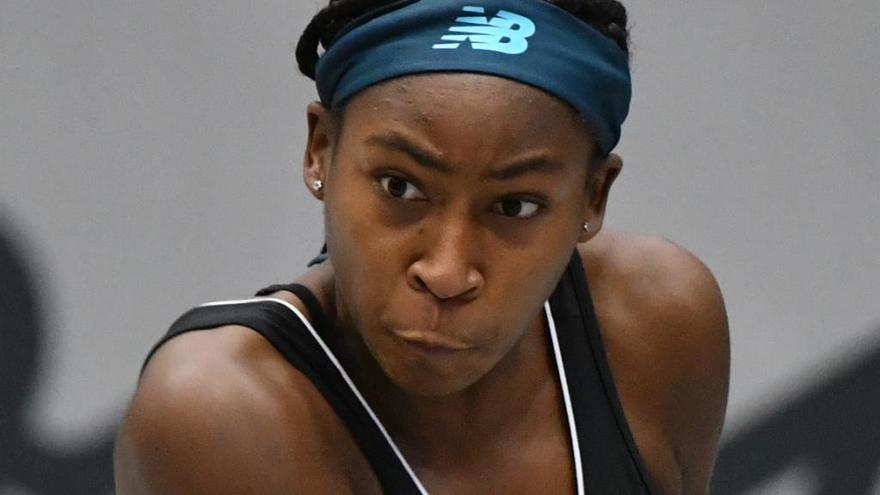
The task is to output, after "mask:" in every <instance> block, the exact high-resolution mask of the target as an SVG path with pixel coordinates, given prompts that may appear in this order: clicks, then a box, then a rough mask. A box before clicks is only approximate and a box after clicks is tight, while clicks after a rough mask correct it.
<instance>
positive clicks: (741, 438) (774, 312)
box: [0, 0, 880, 495]
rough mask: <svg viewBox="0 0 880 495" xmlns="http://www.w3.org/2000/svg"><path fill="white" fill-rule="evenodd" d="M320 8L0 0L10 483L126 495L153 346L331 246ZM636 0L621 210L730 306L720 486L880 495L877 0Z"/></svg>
mask: <svg viewBox="0 0 880 495" xmlns="http://www.w3.org/2000/svg"><path fill="white" fill-rule="evenodd" d="M319 3H320V2H318V1H317V0H315V1H308V2H295V1H292V0H286V1H281V0H270V1H267V2H260V3H259V4H258V5H250V4H249V3H248V2H233V1H229V0H219V1H214V2H207V1H202V0H196V1H190V2H166V1H157V2H98V1H70V2H61V1H26V0H2V1H0V345H2V347H0V372H2V375H0V495H48V494H56V493H57V494H61V493H65V494H78V493H82V494H87V493H88V494H93V493H109V492H110V486H111V478H110V471H109V458H110V457H109V455H110V443H109V442H110V439H111V434H112V430H113V428H114V427H115V425H116V423H117V421H118V420H119V417H120V414H121V412H122V410H123V408H124V407H125V404H126V402H127V400H128V398H129V396H130V394H131V392H132V390H133V387H134V384H135V381H136V378H137V374H138V370H139V367H140V364H141V361H142V359H143V357H144V356H145V353H146V351H147V350H148V348H149V347H150V345H151V344H152V343H153V342H154V341H155V340H156V339H157V338H158V337H159V335H160V334H161V333H162V332H163V331H164V330H165V329H166V328H167V326H168V325H169V323H170V322H171V321H173V319H174V318H175V317H176V316H177V315H179V314H180V313H181V312H183V311H184V310H186V309H187V308H189V307H190V306H192V305H195V304H198V303H200V302H203V301H206V300H213V299H218V298H229V297H238V296H244V295H247V294H249V293H251V292H252V291H253V290H254V289H256V288H258V287H260V286H262V285H264V284H267V283H270V282H277V281H285V280H290V279H292V277H294V276H295V275H296V274H297V273H298V272H299V271H301V270H302V266H303V264H304V263H305V262H306V261H307V260H308V259H309V258H310V256H311V255H312V254H314V253H315V252H316V250H317V249H318V247H319V246H320V240H321V217H320V209H319V205H318V204H316V203H315V202H314V201H313V200H311V199H310V196H308V194H307V192H306V191H305V189H304V187H303V185H302V181H301V179H300V162H301V155H302V151H303V144H304V136H305V118H304V107H305V105H306V103H307V102H308V101H310V100H312V99H314V97H315V96H314V95H315V92H314V89H313V86H312V85H311V83H310V81H308V80H306V79H305V78H303V77H300V76H298V75H297V73H296V71H295V64H294V61H293V57H292V55H291V53H292V46H293V44H294V43H295V41H296V39H297V37H298V34H299V32H300V31H301V29H302V28H303V27H304V25H305V23H306V22H307V21H308V19H309V18H310V16H311V15H312V14H313V13H314V12H315V11H316V10H317V7H318V4H319ZM477 3H479V2H477ZM625 4H626V5H627V6H628V7H629V10H630V15H631V20H632V24H633V26H632V28H633V52H634V55H633V73H634V78H635V100H634V104H633V111H632V114H631V118H630V120H629V121H628V123H627V125H626V127H625V131H624V140H623V142H622V145H621V147H620V150H619V151H620V153H621V154H622V156H623V157H624V160H625V162H626V166H625V169H624V173H623V175H622V177H621V179H620V180H619V181H618V183H617V185H616V186H615V190H614V191H613V195H612V200H611V204H610V219H609V225H610V226H612V227H616V228H620V229H625V230H636V231H643V232H649V233H655V234H660V235H664V236H666V237H669V238H671V239H673V240H676V241H677V242H679V243H680V244H682V245H684V246H685V247H687V248H689V249H691V250H692V251H694V252H695V253H696V254H697V255H698V256H700V257H701V258H702V259H703V260H704V261H705V262H706V263H707V264H708V265H709V266H710V267H711V268H712V269H713V270H714V272H715V274H716V276H717V277H718V279H719V282H720V284H721V286H722V289H723V291H724V294H725V296H726V300H727V304H728V311H729V313H730V321H731V336H732V345H733V376H732V383H731V394H730V406H729V417H728V422H727V426H726V430H725V449H724V451H723V453H722V456H721V458H720V461H719V468H718V475H717V477H716V482H715V487H714V492H715V493H731V494H733V493H752V494H763V493H768V494H769V493H783V494H784V493H791V494H809V493H816V494H818V493H822V494H836V493H841V494H844V493H845V494H856V495H860V494H880V456H878V455H876V454H877V453H878V452H880V431H878V430H880V426H878V423H877V422H876V421H874V420H873V418H876V417H878V413H880V399H878V398H880V380H878V379H877V378H880V377H878V376H877V370H878V369H880V334H878V331H880V302H878V292H880V291H878V289H880V256H878V255H877V253H878V252H880V195H878V192H877V191H878V188H880V171H878V168H877V161H878V156H880V154H878V151H880V149H878V148H880V144H878V143H880V134H878V131H877V129H878V125H880V97H878V95H877V88H878V86H880V56H878V50H877V48H876V47H877V46H880V30H878V29H877V21H878V20H880V2H877V1H876V0H851V1H845V2H820V1H816V0H800V1H793V0H783V1H778V2H759V1H756V0H747V1H743V2H731V1H724V2H722V1H719V0H703V1H701V2H649V1H645V0H632V1H629V2H625ZM872 373H873V375H872Z"/></svg>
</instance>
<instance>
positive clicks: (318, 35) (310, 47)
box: [296, 0, 629, 79]
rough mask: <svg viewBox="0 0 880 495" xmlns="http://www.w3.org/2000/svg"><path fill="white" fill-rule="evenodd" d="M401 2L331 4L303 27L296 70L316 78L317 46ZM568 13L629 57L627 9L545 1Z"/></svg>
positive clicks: (608, 1)
mask: <svg viewBox="0 0 880 495" xmlns="http://www.w3.org/2000/svg"><path fill="white" fill-rule="evenodd" d="M399 1H400V0H330V4H329V5H328V6H327V7H324V8H323V9H322V10H321V11H320V12H318V14H317V15H316V16H315V17H314V18H313V19H312V22H310V23H309V25H308V26H306V29H305V31H303V34H302V36H301V37H300V39H299V43H298V44H297V45H296V61H297V63H298V64H299V70H300V71H301V72H302V73H303V74H305V75H306V76H307V77H310V78H312V79H314V78H315V64H317V63H318V45H319V44H320V46H321V47H323V48H324V49H327V48H329V47H330V44H331V43H332V42H333V39H334V38H335V37H336V35H337V34H338V33H339V32H340V31H341V30H342V29H343V28H345V26H346V25H348V24H349V23H350V22H352V21H353V20H355V19H357V18H359V17H361V16H362V15H364V14H367V13H370V12H372V11H375V10H377V9H380V8H382V7H387V6H389V5H392V4H394V3H397V2H399ZM544 1H546V2H548V3H552V4H554V5H556V6H558V7H560V8H563V9H565V10H567V11H569V12H571V13H572V14H573V15H574V16H576V17H578V18H580V19H581V20H583V21H584V22H586V23H588V24H590V25H591V26H593V27H594V28H596V29H598V30H599V31H600V32H601V33H602V34H604V35H605V36H608V37H609V38H611V39H612V40H613V41H614V42H615V43H617V45H618V46H619V47H620V48H621V49H622V50H623V51H624V52H626V53H627V54H629V34H628V32H627V26H626V23H627V17H626V8H624V6H623V5H621V3H620V2H618V1H616V0H544Z"/></svg>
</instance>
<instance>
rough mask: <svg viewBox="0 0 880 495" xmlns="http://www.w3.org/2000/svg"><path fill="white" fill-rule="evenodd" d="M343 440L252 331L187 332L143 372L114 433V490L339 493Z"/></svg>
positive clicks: (331, 417) (342, 489)
mask: <svg viewBox="0 0 880 495" xmlns="http://www.w3.org/2000/svg"><path fill="white" fill-rule="evenodd" d="M349 443H350V440H349V439H348V438H347V437H346V435H345V433H344V427H343V426H342V425H341V424H339V421H338V419H336V416H335V414H334V413H333V411H332V410H331V408H330V406H329V405H328V404H327V403H326V402H325V401H324V400H323V398H322V397H321V396H320V394H319V393H318V392H317V390H316V389H314V387H313V386H312V384H311V383H310V382H309V381H308V380H307V379H306V378H305V377H304V376H303V375H301V374H300V373H299V372H298V371H296V370H295V369H294V368H293V367H292V366H290V365H289V364H288V363H287V362H286V361H285V360H284V359H283V357H281V356H280V355H279V354H278V353H277V352H276V351H275V349H274V348H273V347H272V346H271V345H270V344H269V343H268V342H266V341H265V340H264V339H262V337H260V336H259V335H258V334H256V333H255V332H254V331H252V330H250V329H248V328H244V327H237V326H229V327H222V328H217V329H213V330H211V331H194V332H190V333H187V334H184V335H180V336H178V337H175V338H174V339H172V340H170V341H169V342H168V343H166V344H165V345H164V346H162V348H160V349H159V351H157V353H156V354H155V355H154V356H153V358H152V360H151V361H150V363H149V364H148V365H147V367H146V368H145V370H144V373H143V375H142V376H141V379H140V382H139V384H138V387H137V391H136V393H135V395H134V398H133V399H132V402H131V404H130V406H129V410H128V412H127V415H126V417H125V420H124V423H123V425H122V427H121V429H120V431H119V433H118V436H117V442H116V451H115V459H114V464H115V474H116V480H117V481H116V482H117V491H118V493H120V494H126V493H138V494H142V493H149V494H152V493H156V494H158V493H162V494H177V493H180V494H183V493H187V494H189V493H212V494H224V493H230V494H231V493H266V494H272V493H279V494H281V493H346V492H347V491H348V492H350V489H348V487H349V486H350V484H348V483H347V480H345V479H340V478H342V477H341V476H338V473H342V472H346V471H347V469H346V468H347V459H346V454H345V452H346V451H345V450H343V449H344V448H345V446H346V445H348V444H349ZM353 450H356V449H353ZM348 451H349V452H350V451H352V450H348Z"/></svg>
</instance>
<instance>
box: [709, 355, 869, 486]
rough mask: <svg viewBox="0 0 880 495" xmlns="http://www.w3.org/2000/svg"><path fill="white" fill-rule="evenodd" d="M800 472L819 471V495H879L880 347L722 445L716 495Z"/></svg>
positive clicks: (714, 481) (715, 484) (716, 476)
mask: <svg viewBox="0 0 880 495" xmlns="http://www.w3.org/2000/svg"><path fill="white" fill-rule="evenodd" d="M795 464H802V465H803V464H805V465H808V466H810V467H811V468H812V469H814V470H815V473H814V474H815V476H816V478H817V480H818V483H819V486H818V487H817V491H816V492H815V493H817V494H819V495H874V492H873V490H874V488H875V486H874V484H875V483H877V482H878V480H877V476H878V473H880V346H878V347H876V348H874V349H873V350H872V351H871V352H870V353H868V354H867V355H866V356H864V357H863V358H862V359H860V360H858V361H857V362H855V363H853V364H851V365H849V366H847V367H846V368H845V369H843V370H841V371H840V372H838V373H836V374H834V375H833V376H832V377H831V378H829V379H828V380H827V381H825V382H823V383H820V384H818V385H816V386H813V387H812V388H811V389H809V390H807V391H806V392H805V393H803V394H801V395H800V396H798V397H796V398H795V399H794V400H792V401H788V402H786V404H785V405H784V406H783V407H782V408H780V409H779V410H777V411H776V412H774V413H772V414H770V415H768V416H766V417H764V418H762V419H760V420H758V421H757V422H756V423H754V424H753V426H752V427H751V428H748V429H747V430H746V431H744V432H743V433H741V434H738V435H736V436H735V437H734V438H731V439H729V440H728V441H727V442H725V444H724V446H723V447H722V449H721V454H720V456H719V458H718V464H717V468H716V474H715V477H714V479H713V482H712V493H713V495H734V494H741V493H745V492H747V491H748V490H751V489H753V488H755V487H757V486H759V485H761V484H762V483H763V482H765V481H767V480H769V479H772V478H773V477H775V476H777V475H778V474H780V473H782V472H784V471H785V470H786V469H787V468H789V467H791V466H792V465H795Z"/></svg>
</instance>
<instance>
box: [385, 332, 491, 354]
mask: <svg viewBox="0 0 880 495" xmlns="http://www.w3.org/2000/svg"><path fill="white" fill-rule="evenodd" d="M394 334H395V335H396V336H397V337H399V338H400V339H401V340H403V341H405V342H406V343H408V344H411V345H413V346H415V347H418V348H420V349H422V350H425V351H429V352H459V351H467V350H470V349H473V348H474V346H472V345H468V344H464V343H462V342H456V341H454V340H450V339H447V338H445V337H442V336H440V335H437V334H434V333H427V332H422V331H419V330H399V331H398V330H396V331H394Z"/></svg>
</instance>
